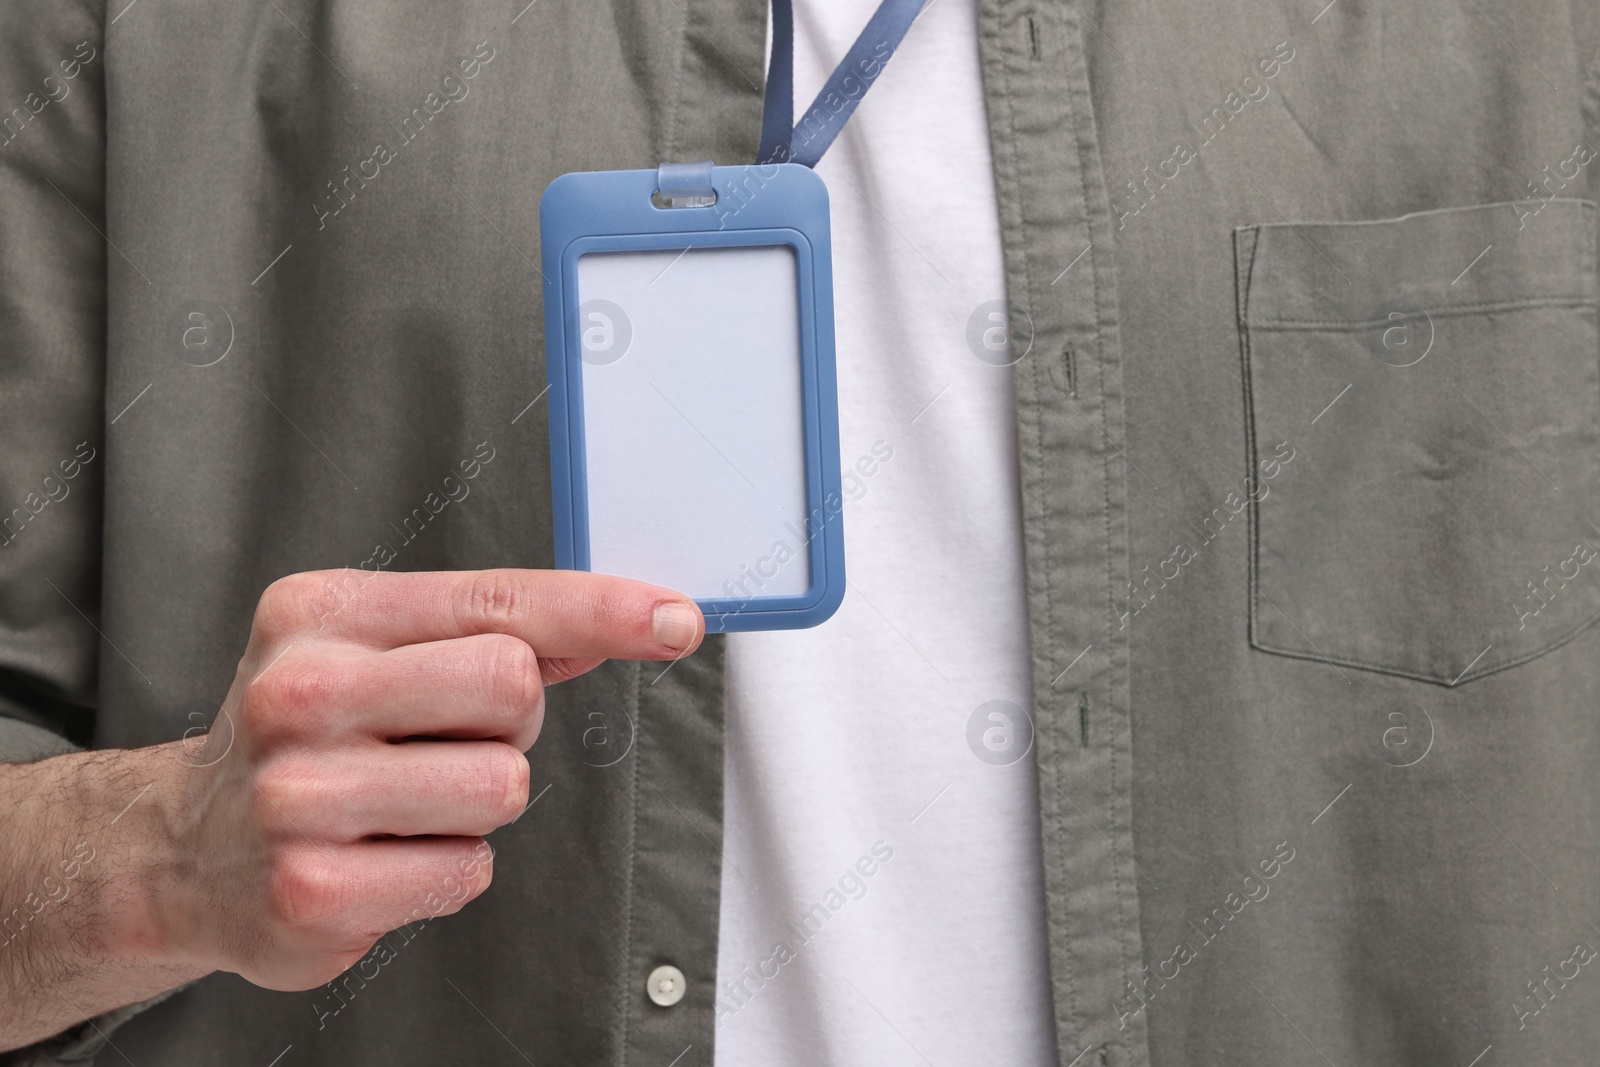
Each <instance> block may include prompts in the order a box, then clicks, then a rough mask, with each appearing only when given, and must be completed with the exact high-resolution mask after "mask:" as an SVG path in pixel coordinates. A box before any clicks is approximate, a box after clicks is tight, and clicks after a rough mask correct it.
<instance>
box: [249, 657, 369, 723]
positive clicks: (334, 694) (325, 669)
mask: <svg viewBox="0 0 1600 1067" xmlns="http://www.w3.org/2000/svg"><path fill="white" fill-rule="evenodd" d="M347 686H348V680H347V678H346V677H345V671H343V670H342V669H340V668H338V667H335V666H333V665H330V664H327V663H323V662H318V661H316V660H311V661H307V662H293V661H292V660H291V659H290V658H288V657H286V658H285V659H283V660H281V661H279V662H278V663H276V664H274V665H272V667H271V668H270V669H269V670H268V671H267V672H266V673H264V674H258V675H257V676H256V677H255V679H254V680H253V681H252V682H251V683H250V689H249V695H248V698H247V700H246V702H245V703H246V707H247V708H249V709H250V711H251V719H252V722H253V723H254V724H255V725H256V726H258V727H269V728H270V727H278V728H290V729H293V728H295V727H303V726H306V725H308V724H311V723H314V722H316V721H318V720H320V719H321V718H322V717H323V712H324V709H326V708H328V707H330V706H332V705H334V704H336V703H337V702H338V701H339V700H340V699H341V698H342V697H343V696H344V693H345V690H346V688H347Z"/></svg>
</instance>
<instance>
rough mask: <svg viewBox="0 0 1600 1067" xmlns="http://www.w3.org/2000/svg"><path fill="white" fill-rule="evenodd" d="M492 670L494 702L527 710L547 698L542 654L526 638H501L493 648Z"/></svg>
mask: <svg viewBox="0 0 1600 1067" xmlns="http://www.w3.org/2000/svg"><path fill="white" fill-rule="evenodd" d="M488 670H489V676H490V685H491V692H492V693H493V694H494V697H493V699H494V702H495V703H496V704H497V705H498V706H500V707H502V708H504V709H505V710H507V711H510V712H512V713H513V714H517V715H521V714H525V713H527V712H528V711H530V710H532V709H534V708H536V707H537V706H538V704H539V702H540V700H541V699H543V696H544V683H543V681H542V679H541V678H540V677H539V657H538V656H537V655H536V654H535V653H534V651H533V649H532V648H530V647H529V646H528V643H527V642H526V641H523V640H521V639H519V638H516V637H512V636H510V635H503V636H500V637H499V638H497V639H496V640H495V641H494V643H493V646H492V648H491V650H490V652H489V666H488Z"/></svg>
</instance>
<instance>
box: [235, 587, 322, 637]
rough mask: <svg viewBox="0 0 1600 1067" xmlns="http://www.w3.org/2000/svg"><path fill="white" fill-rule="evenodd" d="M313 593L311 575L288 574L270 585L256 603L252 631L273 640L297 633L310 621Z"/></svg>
mask: <svg viewBox="0 0 1600 1067" xmlns="http://www.w3.org/2000/svg"><path fill="white" fill-rule="evenodd" d="M313 590H314V583H313V579H312V576H311V575H309V574H288V575H285V576H284V577H282V578H279V579H278V580H277V581H275V582H273V583H272V584H271V585H269V586H267V587H266V589H264V590H262V592H261V598H260V599H259V600H257V601H256V613H255V618H254V620H253V621H252V624H251V629H252V632H254V633H255V634H256V635H257V636H258V637H262V638H266V639H268V640H272V639H276V638H281V637H284V636H285V635H287V634H291V633H294V632H295V631H297V630H298V629H299V628H300V627H301V626H302V625H303V624H304V623H305V621H306V619H307V616H308V611H307V604H308V600H309V598H310V596H311V594H312V592H313Z"/></svg>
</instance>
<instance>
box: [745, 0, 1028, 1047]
mask: <svg viewBox="0 0 1600 1067" xmlns="http://www.w3.org/2000/svg"><path fill="white" fill-rule="evenodd" d="M876 6H877V0H811V2H802V3H800V4H798V5H797V7H798V8H799V10H798V11H797V12H796V26H795V37H796V49H795V100H796V105H797V110H798V109H799V108H803V107H805V106H806V105H807V104H809V102H810V100H811V98H812V96H813V95H815V93H816V91H817V89H818V88H820V87H821V85H822V83H823V82H824V80H826V77H827V75H828V74H829V73H831V72H832V70H833V68H834V66H835V65H836V64H837V63H838V61H839V59H840V58H841V57H843V55H844V54H845V52H846V51H847V50H848V49H849V47H850V44H851V43H852V42H853V41H854V39H855V37H856V35H857V34H858V33H859V32H860V31H861V28H862V27H863V26H864V25H865V24H866V22H867V19H868V18H869V17H870V16H871V14H872V12H873V11H874V10H875V8H876ZM817 172H818V173H819V174H820V175H822V177H823V178H824V179H825V180H826V181H827V183H828V189H829V193H830V195H831V199H832V206H833V247H834V301H835V308H836V314H837V326H836V333H837V342H838V357H839V422H840V450H841V451H840V455H841V460H842V463H843V466H844V471H845V496H846V498H847V500H848V503H847V504H846V506H845V509H844V529H845V568H846V573H847V575H848V578H849V585H848V592H847V594H846V596H845V599H844V603H843V605H842V606H841V607H840V609H839V611H838V614H836V615H835V616H834V617H833V618H832V619H831V620H829V621H828V622H826V623H824V624H823V625H821V626H819V627H817V628H815V629H812V630H801V631H788V632H777V633H753V634H735V635H732V636H730V638H729V642H728V655H729V667H728V726H727V758H726V771H727V779H726V781H727V786H726V794H725V811H726V816H725V835H726V836H725V838H724V855H725V860H724V864H723V872H722V914H721V950H720V953H719V957H718V962H717V974H718V1010H717V1020H718V1021H717V1054H716V1062H717V1063H718V1064H719V1065H722V1067H749V1065H757V1064H758V1065H761V1067H789V1065H793V1067H817V1065H819V1064H840V1065H852V1067H853V1065H857V1064H920V1063H922V1062H923V1059H922V1057H923V1056H925V1057H926V1058H927V1059H929V1060H931V1061H932V1062H935V1063H938V1064H941V1065H949V1067H956V1065H959V1064H991V1063H993V1064H1006V1065H1007V1067H1032V1065H1044V1064H1054V1063H1055V1047H1054V1026H1053V1022H1052V1019H1051V1002H1050V989H1049V974H1048V969H1047V959H1046V943H1045V919H1044V889H1043V871H1042V865H1041V861H1040V845H1039V815H1038V801H1037V796H1036V775H1035V772H1034V764H1033V754H1032V752H1031V751H1027V749H1026V748H1025V746H1026V744H1027V740H1028V738H1029V737H1030V736H1031V734H1030V733H1029V731H1028V728H1027V726H1026V724H1025V723H1016V722H1008V716H1007V715H1006V709H1007V708H1008V707H1011V708H1013V709H1015V711H1014V712H1013V713H1012V714H1011V715H1010V716H1009V718H1010V719H1011V720H1015V719H1017V718H1018V717H1019V716H1020V709H1027V708H1029V707H1030V704H1031V701H1030V699H1029V691H1030V690H1029V648H1028V630H1027V614H1026V603H1025V599H1024V584H1023V559H1022V531H1021V503H1020V500H1021V494H1020V490H1019V475H1018V467H1017V453H1016V416H1015V411H1014V408H1013V400H1012V397H1013V393H1012V381H1011V374H1012V372H1011V371H1010V370H1009V369H1007V368H1005V367H1004V366H997V365H995V364H997V363H1004V362H1005V356H1004V354H1003V353H1000V354H998V355H997V354H996V353H995V352H993V351H990V350H986V349H983V347H982V345H983V342H984V341H988V342H990V343H991V344H992V343H993V342H994V340H995V339H996V338H1000V339H1003V334H1002V333H1000V332H997V331H996V330H995V324H996V323H1002V322H1003V318H998V319H990V318H989V317H988V315H989V313H990V312H991V311H993V310H994V309H993V308H989V309H984V308H981V307H980V305H985V304H988V303H989V302H990V301H997V300H1000V299H1002V298H1003V297H1004V295H1005V287H1004V274H1003V271H1002V264H1001V250H1000V236H999V220H998V209H997V206H996V202H995V192H994V177H993V172H992V168H991V164H990V154H989V139H988V129H987V124H986V117H985V112H984V99H983V92H982V87H981V79H980V73H979V64H978V41H977V13H976V0H941V2H939V3H936V4H934V5H932V6H931V7H929V8H928V9H927V10H926V11H924V13H923V14H922V15H921V16H920V17H919V19H918V21H917V23H916V24H915V25H914V26H913V27H912V28H911V31H910V33H908V34H907V35H906V39H905V42H904V43H903V44H902V45H901V47H900V48H899V50H898V51H896V53H895V55H894V58H893V59H892V60H891V61H890V63H889V65H888V67H887V68H886V70H885V72H884V73H883V75H882V76H881V77H880V78H879V79H878V81H877V83H876V84H875V85H874V86H873V88H872V90H871V91H870V92H869V93H868V94H867V96H866V98H865V100H864V101H863V103H862V105H861V106H860V108H859V109H858V110H857V111H856V112H855V115H854V116H853V117H852V118H851V120H850V122H849V123H848V125H846V126H845V128H844V131H843V133H842V134H841V135H840V137H839V139H838V140H837V141H836V142H835V143H834V145H833V146H832V148H830V149H829V150H828V153H827V155H826V156H825V157H824V158H823V160H822V163H821V164H820V165H819V166H818V168H817ZM975 313H976V314H975ZM973 323H976V327H975V328H972V324H973ZM985 331H988V332H987V334H986V333H985ZM969 334H972V335H973V337H974V338H975V341H974V343H977V344H978V346H979V349H980V350H982V351H984V354H985V359H980V358H979V357H978V356H977V355H976V354H975V353H974V350H973V347H972V343H969ZM991 701H1008V702H1010V704H1009V705H1005V704H1001V705H990V707H988V708H986V709H984V710H981V711H980V708H982V707H983V706H984V705H988V704H989V703H990V702H991ZM996 708H998V709H999V710H1000V714H999V716H998V717H991V714H990V713H991V712H993V711H995V709H996ZM1013 727H1015V729H1013ZM969 738H970V740H969ZM1008 744H1009V745H1010V748H1009V750H1008V748H1007V745H1008ZM980 753H982V757H980ZM984 757H987V758H984ZM1019 757H1021V758H1019ZM919 1054H920V1055H919Z"/></svg>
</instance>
